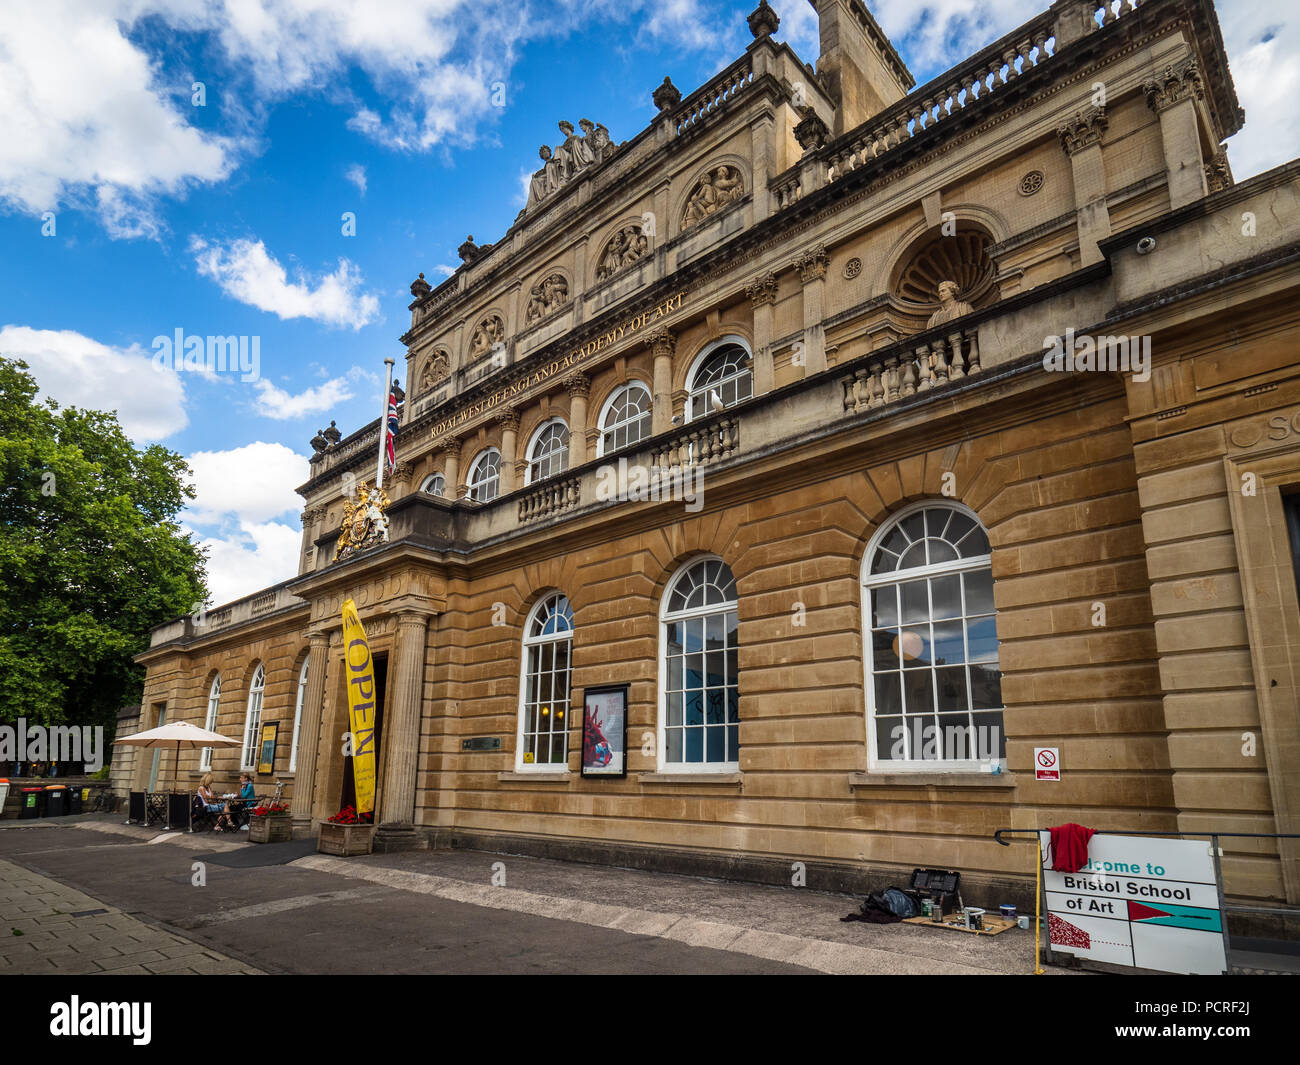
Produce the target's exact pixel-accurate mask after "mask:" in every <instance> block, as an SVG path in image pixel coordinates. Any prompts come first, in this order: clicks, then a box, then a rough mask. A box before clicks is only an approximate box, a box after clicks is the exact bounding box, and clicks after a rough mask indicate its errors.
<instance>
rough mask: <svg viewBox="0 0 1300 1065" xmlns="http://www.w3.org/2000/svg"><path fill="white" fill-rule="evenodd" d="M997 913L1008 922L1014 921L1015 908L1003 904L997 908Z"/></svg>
mask: <svg viewBox="0 0 1300 1065" xmlns="http://www.w3.org/2000/svg"><path fill="white" fill-rule="evenodd" d="M998 913H1000V914H1002V916H1003V917H1005V918H1006V919H1007V920H1008V921H1014V920H1015V919H1016V908H1015V907H1014V906H1010V905H1008V904H1007V903H1005V902H1004V903H1003V904H1002V905H1001V906H999V907H998Z"/></svg>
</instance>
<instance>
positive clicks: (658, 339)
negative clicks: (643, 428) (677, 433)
mask: <svg viewBox="0 0 1300 1065" xmlns="http://www.w3.org/2000/svg"><path fill="white" fill-rule="evenodd" d="M646 343H647V344H648V345H649V347H650V352H651V354H652V355H654V360H655V365H654V410H653V412H652V414H651V416H650V429H651V432H653V433H655V434H656V435H657V434H659V433H666V432H667V431H668V430H669V429H671V428H672V425H673V400H672V392H673V353H674V352H675V351H676V350H677V338H676V337H675V336H673V334H672V333H670V332H668V330H667V329H657V330H655V331H654V332H653V333H651V334H650V335H649V336H648V337H647V338H646Z"/></svg>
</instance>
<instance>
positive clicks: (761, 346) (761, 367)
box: [745, 272, 776, 396]
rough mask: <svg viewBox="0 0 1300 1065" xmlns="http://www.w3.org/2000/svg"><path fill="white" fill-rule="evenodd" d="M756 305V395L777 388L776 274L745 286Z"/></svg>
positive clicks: (765, 276) (769, 274)
mask: <svg viewBox="0 0 1300 1065" xmlns="http://www.w3.org/2000/svg"><path fill="white" fill-rule="evenodd" d="M745 292H746V293H747V294H748V295H749V298H750V301H751V302H752V303H753V305H754V395H756V396H761V395H763V394H764V393H767V392H771V391H772V389H773V388H775V387H776V374H775V371H774V370H773V368H772V306H773V305H774V304H775V303H776V274H773V273H770V272H769V273H767V274H764V275H763V276H762V277H759V278H755V279H754V280H753V281H751V282H750V283H749V284H748V285H746V286H745Z"/></svg>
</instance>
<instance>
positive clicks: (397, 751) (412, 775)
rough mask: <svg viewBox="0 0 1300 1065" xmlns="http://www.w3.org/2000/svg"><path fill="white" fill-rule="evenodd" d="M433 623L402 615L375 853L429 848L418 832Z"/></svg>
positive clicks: (386, 713)
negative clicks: (426, 676) (417, 808)
mask: <svg viewBox="0 0 1300 1065" xmlns="http://www.w3.org/2000/svg"><path fill="white" fill-rule="evenodd" d="M428 629H429V617H428V615H427V614H425V613H423V612H421V611H415V610H404V611H402V612H400V613H399V614H398V615H397V636H396V640H395V643H394V647H393V664H392V668H391V669H390V671H389V680H388V698H387V704H388V705H387V706H386V707H385V708H384V730H385V731H386V732H387V734H388V735H387V745H388V752H387V755H386V758H385V765H384V780H383V790H382V793H381V794H380V797H379V816H378V817H377V818H376V822H377V824H378V826H379V827H378V828H377V829H376V830H375V850H376V851H378V852H380V853H385V852H388V851H397V850H418V849H420V848H422V847H424V846H425V845H426V840H425V838H424V837H423V836H422V835H421V834H420V833H419V832H417V831H416V828H415V790H416V783H417V770H418V763H419V757H420V718H421V709H422V706H423V702H424V654H425V641H426V640H427V638H428Z"/></svg>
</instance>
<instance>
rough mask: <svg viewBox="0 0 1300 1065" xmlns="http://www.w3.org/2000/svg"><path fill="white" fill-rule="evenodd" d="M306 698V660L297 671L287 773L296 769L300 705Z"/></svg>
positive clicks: (300, 725) (300, 721)
mask: <svg viewBox="0 0 1300 1065" xmlns="http://www.w3.org/2000/svg"><path fill="white" fill-rule="evenodd" d="M306 698H307V659H305V658H304V659H303V660H302V669H301V670H299V671H298V698H297V699H296V700H294V710H293V743H292V745H291V746H290V747H289V772H290V773H292V772H294V770H296V769H297V768H298V733H299V732H300V731H301V729H302V704H303V701H304V700H305V699H306Z"/></svg>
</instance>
